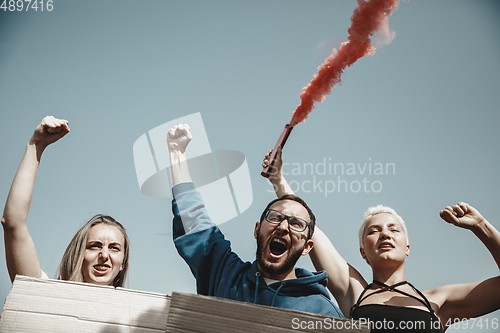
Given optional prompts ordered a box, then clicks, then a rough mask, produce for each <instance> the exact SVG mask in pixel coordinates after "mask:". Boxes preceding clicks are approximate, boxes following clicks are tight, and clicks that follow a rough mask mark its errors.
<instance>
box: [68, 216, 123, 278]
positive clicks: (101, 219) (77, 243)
mask: <svg viewBox="0 0 500 333" xmlns="http://www.w3.org/2000/svg"><path fill="white" fill-rule="evenodd" d="M100 223H104V224H108V225H110V226H113V227H116V228H117V229H118V230H120V232H121V233H122V235H123V239H124V240H125V244H123V248H124V256H123V263H122V267H123V268H122V270H121V271H120V272H119V273H118V275H117V276H116V277H115V279H114V280H113V286H114V287H123V285H124V284H125V280H126V279H127V276H128V268H129V259H130V240H129V238H128V236H127V232H126V231H125V228H124V227H123V225H121V223H119V222H118V221H116V220H115V219H114V218H112V217H111V216H107V215H101V214H98V215H95V216H94V217H92V218H91V219H90V220H89V221H88V222H87V223H85V224H84V225H83V226H82V227H81V228H80V230H78V231H77V233H76V234H75V236H73V239H72V240H71V242H70V243H69V245H68V247H67V248H66V251H65V252H64V255H63V257H62V260H61V264H60V265H59V277H58V279H59V280H66V281H75V282H83V272H82V266H83V257H84V255H85V248H86V246H87V238H88V236H89V233H90V229H92V227H93V226H95V225H97V224H100Z"/></svg>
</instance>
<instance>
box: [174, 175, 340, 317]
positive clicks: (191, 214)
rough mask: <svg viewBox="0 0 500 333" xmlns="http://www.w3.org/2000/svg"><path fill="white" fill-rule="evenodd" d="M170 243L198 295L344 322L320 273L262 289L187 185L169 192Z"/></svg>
mask: <svg viewBox="0 0 500 333" xmlns="http://www.w3.org/2000/svg"><path fill="white" fill-rule="evenodd" d="M172 190H173V194H174V199H173V201H172V210H173V213H174V221H173V235H174V243H175V246H176V248H177V251H178V252H179V254H180V255H181V257H182V258H183V259H184V260H185V261H186V263H187V264H188V265H189V267H190V269H191V272H192V273H193V275H194V277H195V278H196V286H197V290H198V293H199V294H202V295H209V296H217V297H222V298H229V299H233V300H238V301H244V302H249V303H254V304H262V305H268V306H275V307H279V308H286V309H293V310H299V311H305V312H311V313H318V314H325V315H329V316H334V317H340V318H344V316H343V315H342V313H341V312H340V310H339V309H338V308H337V306H335V304H333V303H332V301H331V300H330V296H329V293H328V291H327V289H326V285H327V275H326V272H324V271H323V272H315V273H311V272H309V271H307V270H305V269H301V268H296V269H295V275H296V276H297V278H296V279H292V280H284V281H279V282H275V283H272V284H270V285H267V284H266V282H265V281H264V279H263V277H262V275H261V273H260V272H259V270H258V266H257V262H256V261H254V262H253V263H251V262H243V261H242V260H241V259H240V257H239V256H238V255H237V254H236V253H234V252H232V251H231V243H230V242H229V241H228V240H226V239H225V238H224V235H223V234H222V232H221V231H220V229H219V227H217V225H216V224H214V223H213V222H212V221H211V220H210V217H209V216H208V213H207V211H206V209H205V206H204V204H203V200H202V198H201V195H200V193H199V192H198V191H196V190H195V188H194V185H193V183H183V184H179V185H177V186H175V187H174V188H173V189H172Z"/></svg>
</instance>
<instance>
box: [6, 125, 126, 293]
mask: <svg viewBox="0 0 500 333" xmlns="http://www.w3.org/2000/svg"><path fill="white" fill-rule="evenodd" d="M68 133H69V127H68V122H67V121H66V120H63V119H57V118H54V117H52V116H47V117H45V118H43V120H42V121H41V122H40V124H39V125H38V126H37V127H36V129H35V131H34V133H33V136H32V137H31V139H30V141H29V143H28V145H27V146H26V152H25V153H24V157H23V159H22V161H21V164H20V165H19V168H18V170H17V173H16V175H15V177H14V181H13V182H12V186H11V188H10V192H9V196H8V197H7V202H6V204H5V209H4V213H3V217H2V226H3V229H4V242H5V255H6V260H7V269H8V271H9V275H10V279H11V280H12V281H14V278H15V276H16V275H17V274H20V275H25V276H31V277H35V278H47V275H46V274H45V273H44V272H43V271H42V268H41V267H40V262H39V261H38V256H37V253H36V249H35V244H34V243H33V240H32V238H31V236H30V234H29V232H28V227H27V223H26V220H27V218H28V212H29V209H30V205H31V199H32V197H33V189H34V187H35V180H36V174H37V171H38V165H39V163H40V159H41V157H42V153H43V151H44V150H45V148H47V146H49V145H50V144H52V143H54V142H56V141H57V140H59V139H61V138H62V137H64V136H65V135H66V134H68ZM129 243H130V242H129V239H128V236H127V233H126V232H125V229H124V228H123V226H122V225H121V224H120V223H119V222H117V221H116V220H115V219H113V218H112V217H110V216H106V215H96V216H94V217H93V218H92V219H91V220H90V221H88V222H87V223H86V224H85V225H84V226H83V227H81V228H80V230H79V231H78V232H77V233H76V234H75V236H74V237H73V239H72V240H71V242H70V244H69V245H68V247H67V249H66V252H65V253H64V256H63V259H62V261H61V264H60V267H59V279H61V280H69V281H77V282H88V283H95V284H102V285H110V286H115V287H122V286H123V285H124V282H125V280H126V278H127V274H128V264H129V257H130V251H129V246H130V245H129Z"/></svg>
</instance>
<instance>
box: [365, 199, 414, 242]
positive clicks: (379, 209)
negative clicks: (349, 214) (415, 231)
mask: <svg viewBox="0 0 500 333" xmlns="http://www.w3.org/2000/svg"><path fill="white" fill-rule="evenodd" d="M382 213H386V214H391V215H392V216H394V217H395V218H396V219H397V220H398V221H399V223H401V227H402V228H403V232H404V234H405V237H406V244H407V245H410V239H409V238H408V230H407V229H406V224H405V221H403V219H402V218H401V216H399V215H398V213H396V211H395V210H394V209H392V208H390V207H387V206H382V205H377V206H375V207H370V208H368V209H367V210H366V212H365V218H364V220H363V222H361V226H360V227H359V231H358V237H359V247H360V248H363V234H364V233H365V229H366V224H367V223H368V220H370V219H371V218H372V217H373V216H374V215H377V214H382Z"/></svg>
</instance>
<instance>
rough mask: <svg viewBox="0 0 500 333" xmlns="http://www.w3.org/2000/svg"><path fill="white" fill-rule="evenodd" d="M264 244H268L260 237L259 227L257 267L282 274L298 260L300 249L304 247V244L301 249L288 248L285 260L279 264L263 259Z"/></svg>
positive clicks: (288, 270) (289, 269) (266, 271)
mask: <svg viewBox="0 0 500 333" xmlns="http://www.w3.org/2000/svg"><path fill="white" fill-rule="evenodd" d="M265 246H269V244H265V241H264V240H263V239H262V237H261V234H260V228H259V231H258V233H257V253H256V256H257V263H258V264H259V268H260V269H261V270H262V271H263V272H264V273H267V274H269V275H282V274H285V273H288V272H290V271H291V270H292V269H293V268H294V266H295V264H296V263H297V260H299V258H300V256H301V255H302V251H303V250H304V248H305V246H306V245H305V244H304V246H303V247H302V249H297V250H296V251H292V250H290V252H289V253H288V255H287V257H286V258H285V261H283V262H282V263H280V264H275V263H269V262H267V261H265V260H264V250H265Z"/></svg>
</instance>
